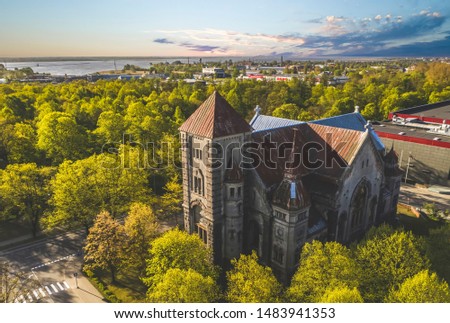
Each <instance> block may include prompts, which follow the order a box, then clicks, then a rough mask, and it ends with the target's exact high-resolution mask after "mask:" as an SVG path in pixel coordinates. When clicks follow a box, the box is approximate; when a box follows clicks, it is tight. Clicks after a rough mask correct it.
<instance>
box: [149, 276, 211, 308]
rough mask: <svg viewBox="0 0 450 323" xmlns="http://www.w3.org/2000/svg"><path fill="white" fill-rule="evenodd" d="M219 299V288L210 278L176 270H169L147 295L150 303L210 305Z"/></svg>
mask: <svg viewBox="0 0 450 323" xmlns="http://www.w3.org/2000/svg"><path fill="white" fill-rule="evenodd" d="M219 298H220V293H219V288H218V286H217V284H216V283H215V281H214V279H213V278H212V277H210V276H206V277H205V276H203V275H201V274H199V273H198V272H196V271H195V270H192V269H188V270H182V269H178V268H171V269H169V270H168V271H167V272H166V273H165V274H164V275H163V277H162V278H161V281H160V282H158V283H157V284H156V286H155V287H154V288H152V289H149V292H148V293H147V300H148V301H149V302H152V303H153V302H154V303H212V302H215V301H217V300H219Z"/></svg>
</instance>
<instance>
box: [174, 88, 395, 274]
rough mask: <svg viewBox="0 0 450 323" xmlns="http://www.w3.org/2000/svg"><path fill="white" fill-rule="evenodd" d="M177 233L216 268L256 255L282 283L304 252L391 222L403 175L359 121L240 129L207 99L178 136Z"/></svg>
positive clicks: (265, 120)
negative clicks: (195, 238) (209, 253)
mask: <svg viewBox="0 0 450 323" xmlns="http://www.w3.org/2000/svg"><path fill="white" fill-rule="evenodd" d="M180 133H181V142H182V163H183V189H184V200H183V208H184V224H185V229H186V230H187V231H188V232H190V233H196V234H198V235H199V236H200V238H201V239H203V241H204V242H205V243H206V244H208V245H209V246H210V247H212V248H213V252H214V257H215V260H216V262H218V263H222V262H224V261H225V262H226V261H228V260H230V259H233V258H236V257H239V255H240V254H241V253H248V252H250V251H251V250H256V251H257V253H258V255H259V257H260V259H261V261H262V262H263V263H264V264H267V265H269V266H271V267H272V269H273V270H274V272H275V273H276V275H277V276H278V277H279V278H280V279H281V280H283V281H287V280H288V279H289V278H290V277H291V275H292V274H293V273H294V271H295V269H296V268H297V266H298V261H299V255H300V250H301V247H302V246H303V244H304V243H305V242H307V241H311V240H313V239H324V240H337V241H340V242H343V243H345V242H349V241H351V240H353V239H356V238H358V237H360V236H361V235H362V234H363V233H364V232H366V231H367V230H368V229H369V228H370V227H371V226H373V225H374V224H375V223H378V222H381V221H384V220H386V219H388V218H389V217H390V216H393V215H394V214H395V213H396V205H397V198H398V194H399V188H400V179H401V172H400V170H399V169H398V165H397V156H396V154H395V152H394V151H393V150H392V149H391V150H390V151H389V153H387V154H385V149H384V146H383V144H382V143H381V141H380V140H379V138H378V136H377V135H376V134H375V132H374V131H373V130H372V127H371V125H370V123H367V122H366V121H365V120H364V118H363V117H362V116H361V115H360V114H359V113H358V112H355V113H351V114H347V115H342V116H339V117H334V118H328V119H323V120H318V121H315V122H300V121H295V120H287V119H281V118H275V117H270V116H264V115H261V114H260V111H259V108H258V107H257V109H256V114H255V116H254V117H253V119H252V120H251V122H250V123H247V122H246V121H245V120H244V119H243V118H242V117H241V116H240V115H239V114H238V113H237V112H236V111H235V110H234V109H233V108H232V107H231V106H230V105H229V104H228V102H227V101H226V100H225V99H224V98H223V97H221V96H220V95H219V94H218V93H217V92H214V93H213V94H212V95H211V96H210V97H209V98H208V99H207V100H206V101H205V102H204V103H203V104H202V105H201V106H200V107H199V108H198V109H197V110H196V111H195V112H194V113H193V114H192V115H191V116H190V117H189V118H188V119H187V120H186V122H185V123H184V124H183V125H182V126H181V127H180Z"/></svg>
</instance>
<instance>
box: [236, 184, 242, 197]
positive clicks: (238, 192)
mask: <svg viewBox="0 0 450 323" xmlns="http://www.w3.org/2000/svg"><path fill="white" fill-rule="evenodd" d="M241 195H242V188H241V187H240V186H239V187H238V189H237V196H238V197H241Z"/></svg>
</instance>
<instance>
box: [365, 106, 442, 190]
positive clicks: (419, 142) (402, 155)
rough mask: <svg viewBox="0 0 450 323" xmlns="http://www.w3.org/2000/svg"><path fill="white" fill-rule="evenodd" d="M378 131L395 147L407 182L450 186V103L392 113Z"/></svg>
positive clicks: (385, 142)
mask: <svg viewBox="0 0 450 323" xmlns="http://www.w3.org/2000/svg"><path fill="white" fill-rule="evenodd" d="M374 129H375V131H376V133H377V134H378V136H379V137H380V138H381V140H382V141H383V143H384V144H385V145H386V146H388V147H390V146H392V145H393V146H394V147H395V150H396V151H397V152H398V154H399V165H400V167H401V168H402V169H403V170H404V175H405V180H408V181H412V182H417V183H422V184H428V185H433V184H439V185H446V186H450V100H449V101H443V102H438V103H433V104H426V105H421V106H417V107H412V108H408V109H404V110H399V111H396V112H392V113H390V114H389V121H388V122H381V123H379V124H375V125H374Z"/></svg>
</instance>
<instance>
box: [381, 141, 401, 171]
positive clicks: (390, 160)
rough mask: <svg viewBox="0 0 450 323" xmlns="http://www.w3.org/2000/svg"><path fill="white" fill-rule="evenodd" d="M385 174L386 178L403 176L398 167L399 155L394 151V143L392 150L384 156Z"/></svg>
mask: <svg viewBox="0 0 450 323" xmlns="http://www.w3.org/2000/svg"><path fill="white" fill-rule="evenodd" d="M384 174H385V175H386V176H400V175H402V174H403V172H402V170H401V169H400V167H399V166H398V155H397V153H396V152H395V150H394V143H392V146H391V149H390V150H389V152H388V153H387V154H386V155H385V156H384Z"/></svg>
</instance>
